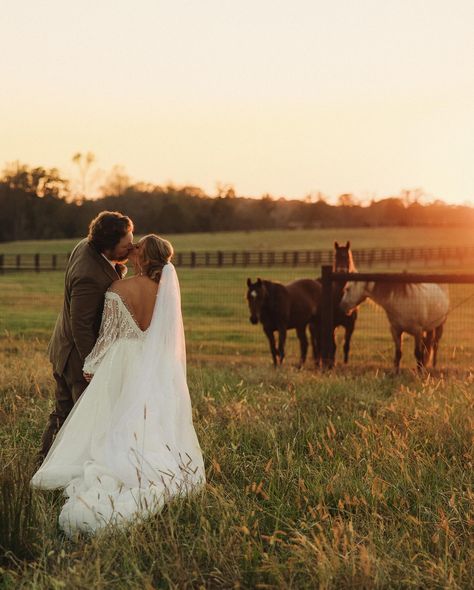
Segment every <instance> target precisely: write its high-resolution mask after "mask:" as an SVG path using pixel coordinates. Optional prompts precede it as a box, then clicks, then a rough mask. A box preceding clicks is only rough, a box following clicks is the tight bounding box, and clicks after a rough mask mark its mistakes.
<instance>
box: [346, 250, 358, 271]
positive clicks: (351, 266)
mask: <svg viewBox="0 0 474 590" xmlns="http://www.w3.org/2000/svg"><path fill="white" fill-rule="evenodd" d="M347 272H357V268H356V266H355V264H354V258H353V257H352V252H350V251H349V268H348V269H347Z"/></svg>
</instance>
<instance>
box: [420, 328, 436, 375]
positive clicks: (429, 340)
mask: <svg viewBox="0 0 474 590" xmlns="http://www.w3.org/2000/svg"><path fill="white" fill-rule="evenodd" d="M434 338H435V331H434V330H427V331H426V334H425V335H424V336H423V341H422V353H423V365H424V366H425V367H427V366H428V365H429V362H430V358H431V351H432V350H433V343H434Z"/></svg>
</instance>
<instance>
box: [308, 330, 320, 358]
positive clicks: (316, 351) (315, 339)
mask: <svg viewBox="0 0 474 590" xmlns="http://www.w3.org/2000/svg"><path fill="white" fill-rule="evenodd" d="M309 333H310V335H311V346H312V348H313V359H314V364H315V365H316V367H319V362H320V360H321V348H320V345H319V332H318V325H317V322H316V320H311V321H310V322H309Z"/></svg>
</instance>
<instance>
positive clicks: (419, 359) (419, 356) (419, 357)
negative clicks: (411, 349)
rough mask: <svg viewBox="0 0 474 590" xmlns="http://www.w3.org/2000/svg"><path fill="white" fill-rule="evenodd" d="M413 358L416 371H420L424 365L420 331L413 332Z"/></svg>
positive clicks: (421, 333)
mask: <svg viewBox="0 0 474 590" xmlns="http://www.w3.org/2000/svg"><path fill="white" fill-rule="evenodd" d="M415 358H416V368H417V369H418V371H422V370H423V368H424V366H425V362H424V360H425V350H424V343H423V332H422V331H421V332H418V333H417V334H415Z"/></svg>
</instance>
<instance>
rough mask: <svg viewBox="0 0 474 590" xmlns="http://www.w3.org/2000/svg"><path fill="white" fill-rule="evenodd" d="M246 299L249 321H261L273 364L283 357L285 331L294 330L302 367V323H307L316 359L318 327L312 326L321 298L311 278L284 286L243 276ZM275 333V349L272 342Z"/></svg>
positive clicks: (304, 341)
mask: <svg viewBox="0 0 474 590" xmlns="http://www.w3.org/2000/svg"><path fill="white" fill-rule="evenodd" d="M247 287H248V290H247V302H248V305H249V310H250V321H251V322H252V324H258V322H261V324H262V326H263V331H264V332H265V334H266V336H267V338H268V342H269V343H270V351H271V353H272V358H273V364H274V365H275V366H277V365H278V364H280V365H281V363H282V362H283V359H284V357H285V341H286V332H287V330H291V329H295V330H296V334H297V335H298V340H299V341H300V350H301V354H300V362H299V366H300V367H302V366H303V364H304V362H305V360H306V354H307V352H308V338H307V336H306V326H309V330H310V334H311V344H312V348H313V356H314V358H315V359H317V358H319V350H318V341H319V340H318V339H317V337H316V336H317V332H318V328H317V325H316V322H317V318H318V309H319V304H320V301H321V283H318V282H317V281H314V280H312V279H299V280H297V281H293V282H292V283H289V284H288V285H283V284H281V283H277V282H274V281H263V280H262V279H257V281H256V282H255V283H252V281H251V280H250V279H247ZM275 332H278V336H279V337H278V350H277V347H276V343H275V334H274V333H275Z"/></svg>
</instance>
